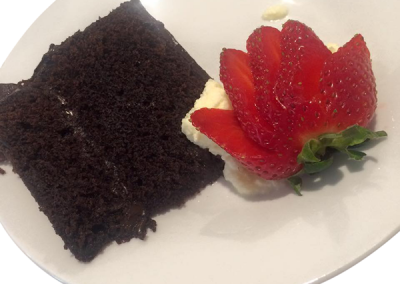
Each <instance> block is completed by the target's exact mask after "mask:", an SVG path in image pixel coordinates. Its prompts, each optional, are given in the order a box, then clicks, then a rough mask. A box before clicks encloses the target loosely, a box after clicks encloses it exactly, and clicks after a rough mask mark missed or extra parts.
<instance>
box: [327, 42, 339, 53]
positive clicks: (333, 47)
mask: <svg viewBox="0 0 400 284" xmlns="http://www.w3.org/2000/svg"><path fill="white" fill-rule="evenodd" d="M326 47H327V48H328V49H329V50H330V51H331V52H332V53H335V52H336V51H338V49H339V45H338V44H337V43H328V44H327V45H326Z"/></svg>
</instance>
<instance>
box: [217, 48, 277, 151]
mask: <svg viewBox="0 0 400 284" xmlns="http://www.w3.org/2000/svg"><path fill="white" fill-rule="evenodd" d="M220 62H221V66H220V78H221V82H222V83H223V84H224V88H225V91H226V93H227V94H228V96H229V99H230V101H231V103H232V107H233V109H234V111H235V114H236V116H237V118H238V120H239V122H240V125H241V127H242V128H243V130H244V131H245V132H246V134H247V135H248V136H249V137H250V138H251V139H252V140H253V141H255V142H256V143H258V144H259V145H261V146H263V147H270V148H272V147H273V146H274V145H275V143H276V141H274V140H273V139H272V138H273V132H272V131H273V128H272V127H271V126H270V125H269V124H267V123H266V122H265V121H264V120H263V119H262V117H261V116H260V114H259V112H258V110H257V108H256V98H255V90H254V85H253V75H252V73H251V69H250V62H249V56H248V55H247V53H245V52H243V51H240V50H235V49H224V50H223V51H222V53H221V59H220Z"/></svg>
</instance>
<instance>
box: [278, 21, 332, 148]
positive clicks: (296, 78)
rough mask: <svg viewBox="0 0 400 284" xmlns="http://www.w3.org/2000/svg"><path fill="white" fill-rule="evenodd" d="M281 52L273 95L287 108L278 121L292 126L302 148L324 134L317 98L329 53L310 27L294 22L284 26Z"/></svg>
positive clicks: (322, 113) (318, 99) (323, 119)
mask: <svg viewBox="0 0 400 284" xmlns="http://www.w3.org/2000/svg"><path fill="white" fill-rule="evenodd" d="M281 49H282V53H283V57H282V62H281V66H280V67H279V78H278V80H277V82H276V85H275V90H274V93H275V95H276V97H277V98H278V100H279V101H280V102H281V104H282V105H283V106H284V107H285V108H286V113H285V114H281V117H282V119H281V121H282V122H286V121H283V120H284V119H287V120H289V121H290V122H291V123H292V125H291V127H290V131H291V132H294V133H293V135H294V136H295V137H296V139H299V140H300V141H299V143H300V144H303V143H304V142H305V141H307V140H308V139H310V138H312V137H315V136H316V135H318V134H320V133H324V132H326V131H325V130H324V129H321V127H323V126H324V122H325V118H324V114H325V111H324V110H323V106H322V105H321V104H320V97H319V95H318V94H319V80H320V77H321V76H320V74H321V69H322V67H323V65H324V62H325V60H326V59H327V58H328V57H329V56H331V52H330V51H329V50H328V48H327V47H326V46H325V45H324V44H323V43H322V41H321V40H320V39H319V38H318V37H317V36H316V35H315V33H314V32H313V31H312V30H311V29H310V28H309V27H307V26H306V25H304V24H302V23H300V22H297V21H287V22H286V23H285V24H284V25H283V28H282V32H281Z"/></svg>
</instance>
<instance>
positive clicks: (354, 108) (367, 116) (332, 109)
mask: <svg viewBox="0 0 400 284" xmlns="http://www.w3.org/2000/svg"><path fill="white" fill-rule="evenodd" d="M320 90H321V94H322V96H323V99H322V101H323V103H324V105H325V108H326V112H327V114H328V121H327V123H328V125H329V126H330V131H332V132H338V131H340V130H343V129H345V128H347V127H349V126H350V125H354V124H358V125H360V126H366V125H368V123H369V122H370V121H371V119H372V117H373V115H374V112H375V109H376V102H377V100H376V94H377V91H376V84H375V77H374V74H373V73H372V65H371V60H370V54H369V51H368V48H367V46H366V44H365V41H364V39H363V37H362V36H361V35H356V36H355V37H353V39H351V40H350V41H349V42H348V43H347V44H346V45H345V46H343V47H342V48H340V49H339V50H338V51H337V52H336V53H334V54H333V55H332V57H331V58H329V60H328V61H327V62H326V64H325V66H324V68H323V69H322V79H321V82H320Z"/></svg>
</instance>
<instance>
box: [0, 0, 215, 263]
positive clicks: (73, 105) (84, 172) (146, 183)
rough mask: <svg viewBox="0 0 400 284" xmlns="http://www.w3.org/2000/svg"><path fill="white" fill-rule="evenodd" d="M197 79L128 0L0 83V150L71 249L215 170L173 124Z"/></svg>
mask: <svg viewBox="0 0 400 284" xmlns="http://www.w3.org/2000/svg"><path fill="white" fill-rule="evenodd" d="M208 79H209V76H208V75H207V74H206V72H205V71H204V70H203V69H202V68H201V67H200V66H198V65H197V63H196V62H195V61H194V60H193V59H192V58H191V57H190V56H189V54H188V53H187V52H186V51H185V50H184V49H183V48H182V46H180V45H179V44H178V43H177V42H176V40H175V39H174V38H173V36H172V35H171V34H170V33H169V32H168V31H167V30H166V29H165V28H164V26H163V24H162V23H160V22H158V21H156V20H155V19H154V18H153V17H152V16H151V15H150V14H148V13H147V11H146V10H145V9H144V8H143V6H142V5H141V3H140V2H139V1H137V0H133V1H130V2H126V3H123V4H121V6H120V7H118V8H117V9H115V10H113V11H112V12H111V13H110V14H109V15H108V16H106V17H104V18H101V19H99V20H98V21H96V22H95V23H93V24H91V25H90V26H89V27H87V28H86V29H85V30H84V31H82V32H81V31H78V32H77V33H75V34H74V35H73V36H71V37H69V38H67V39H66V40H65V41H64V42H63V43H62V44H60V45H53V44H52V45H51V46H50V49H49V51H48V52H47V53H46V54H45V55H44V56H43V58H42V61H41V62H40V64H39V65H38V67H37V68H36V69H35V71H34V74H33V76H32V78H30V79H29V80H25V81H21V82H20V83H19V84H18V85H2V86H1V87H0V92H2V93H3V95H4V96H5V98H3V99H2V101H1V103H0V151H1V152H3V153H4V154H5V156H6V158H7V159H8V160H9V161H10V162H11V164H12V165H13V169H14V171H15V172H16V173H17V174H19V175H20V177H21V179H22V180H23V182H24V183H25V185H26V186H27V188H28V189H29V190H30V192H31V194H32V196H33V197H34V198H35V200H36V201H37V203H38V204H39V207H40V210H41V211H43V212H44V214H46V216H47V217H48V218H49V220H50V222H51V223H52V225H53V227H54V229H55V231H56V233H57V234H58V235H60V236H61V238H62V239H63V241H64V243H65V248H66V249H69V250H70V251H71V252H72V253H73V254H74V255H75V257H76V258H77V259H79V260H81V261H90V260H92V259H93V258H94V257H95V256H96V255H97V254H98V253H99V252H100V251H101V250H102V249H103V248H104V247H105V246H106V245H107V244H108V243H110V242H112V241H114V240H115V241H117V242H118V243H122V242H126V241H129V240H130V239H131V238H140V239H144V238H145V236H146V232H147V229H151V230H153V231H154V230H155V229H156V223H155V221H154V220H152V219H151V217H152V216H154V215H155V214H158V213H161V212H165V211H166V210H168V209H170V208H173V207H178V206H181V205H182V204H184V202H185V201H186V200H187V199H188V198H189V197H191V196H193V195H194V194H196V193H197V192H199V191H200V189H202V188H204V187H205V186H206V185H208V184H210V183H212V182H214V181H215V180H216V179H217V178H218V177H219V176H220V175H221V172H222V168H223V164H222V161H221V160H220V159H219V158H217V157H214V156H213V155H212V154H210V153H209V152H208V151H207V150H203V149H200V148H199V147H197V146H196V145H194V144H192V143H191V142H190V141H189V140H187V139H186V137H185V136H184V135H183V134H182V133H181V129H180V125H181V119H182V118H183V117H184V116H185V114H186V113H187V112H188V111H189V110H190V108H191V107H192V106H193V104H194V102H195V100H196V99H197V98H198V97H199V94H200V93H201V92H202V89H203V87H204V85H205V83H206V81H207V80H208Z"/></svg>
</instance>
